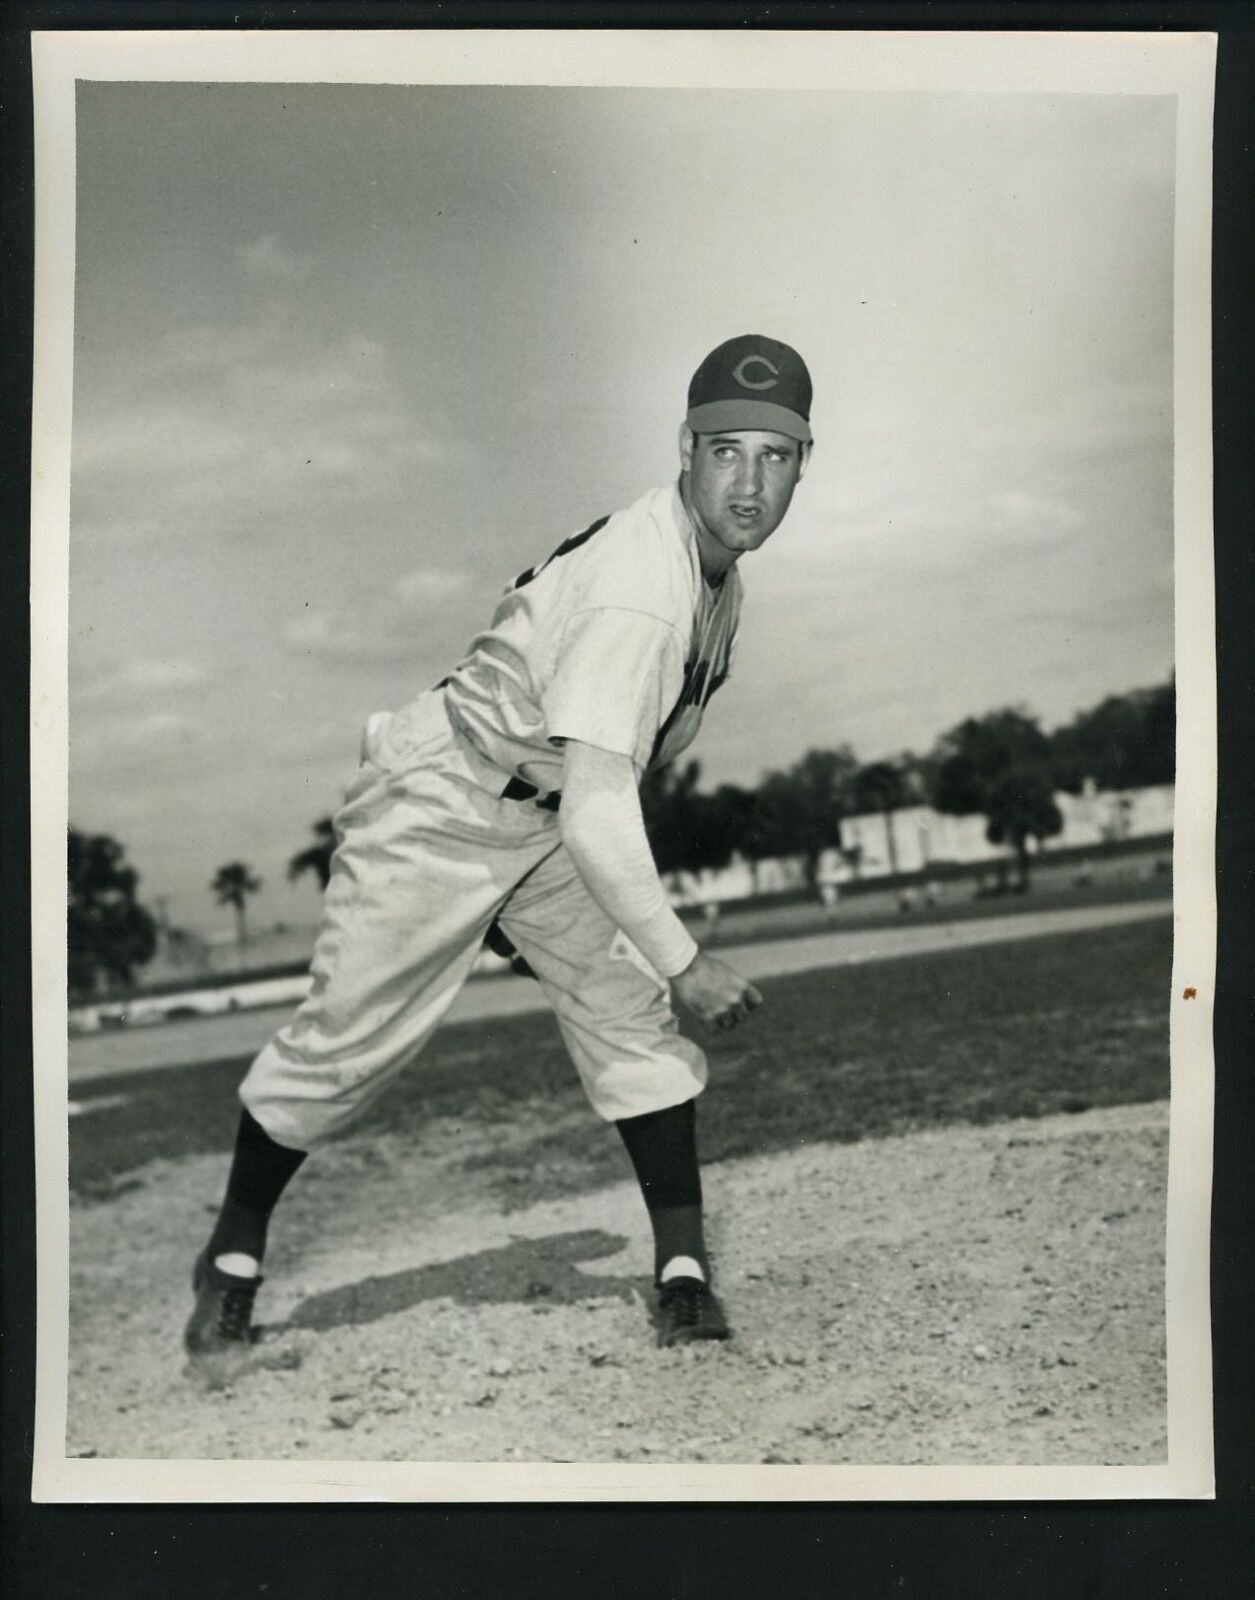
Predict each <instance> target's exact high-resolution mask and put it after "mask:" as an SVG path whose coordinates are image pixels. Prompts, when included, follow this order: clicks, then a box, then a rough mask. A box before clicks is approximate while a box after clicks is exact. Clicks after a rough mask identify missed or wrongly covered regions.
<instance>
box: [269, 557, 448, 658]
mask: <svg viewBox="0 0 1255 1600" xmlns="http://www.w3.org/2000/svg"><path fill="white" fill-rule="evenodd" d="M465 587H466V576H465V574H463V573H460V572H452V571H450V570H448V569H447V568H442V567H418V568H415V569H414V570H413V571H411V572H406V573H402V574H401V576H400V577H398V578H394V579H393V580H392V582H391V583H390V584H378V585H372V586H371V587H369V588H368V589H365V590H363V591H362V592H361V593H359V594H358V595H357V596H356V597H355V598H354V599H353V600H352V601H351V602H349V603H347V604H345V605H342V606H336V607H328V608H325V609H323V610H317V611H314V610H311V611H309V612H307V613H306V614H305V615H304V616H301V617H299V618H297V619H296V620H295V621H294V622H291V623H289V624H288V626H287V628H286V629H285V630H284V635H283V637H284V643H285V644H286V645H287V647H288V648H289V649H290V650H293V651H295V652H297V653H299V654H301V655H307V656H317V657H320V658H322V659H323V660H327V661H341V662H361V663H373V662H382V661H394V660H400V659H404V658H411V659H412V658H413V657H414V656H415V655H416V653H418V652H419V650H420V648H421V649H422V650H423V651H424V652H425V651H426V649H427V647H429V646H430V644H431V642H432V635H433V632H434V633H436V634H438V635H439V636H440V637H441V638H444V636H445V634H446V633H447V632H448V631H449V627H450V621H449V618H448V616H447V614H446V612H445V611H444V609H443V605H444V602H445V601H446V600H447V599H449V598H450V597H451V596H452V595H454V594H456V593H458V592H459V591H460V590H462V589H464V588H465ZM450 648H452V645H451V644H450ZM446 653H447V652H446Z"/></svg>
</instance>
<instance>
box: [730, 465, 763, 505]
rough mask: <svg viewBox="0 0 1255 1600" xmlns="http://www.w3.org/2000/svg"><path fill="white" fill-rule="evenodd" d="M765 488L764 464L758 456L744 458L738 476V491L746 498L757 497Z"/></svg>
mask: <svg viewBox="0 0 1255 1600" xmlns="http://www.w3.org/2000/svg"><path fill="white" fill-rule="evenodd" d="M762 488H763V464H762V462H761V461H759V460H758V458H757V457H754V458H752V459H746V460H742V462H741V470H740V471H739V472H738V473H737V476H736V492H737V494H738V496H740V497H742V498H743V499H746V500H752V499H755V498H757V496H758V495H760V494H761V493H762Z"/></svg>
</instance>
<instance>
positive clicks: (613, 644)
mask: <svg viewBox="0 0 1255 1600" xmlns="http://www.w3.org/2000/svg"><path fill="white" fill-rule="evenodd" d="M683 686H684V652H683V649H682V648H681V644H680V639H679V635H678V634H677V633H676V631H675V629H674V628H673V627H671V625H670V624H669V623H666V622H663V621H662V620H661V619H660V618H658V617H655V616H650V615H647V614H645V613H643V612H639V611H631V610H627V609H625V608H623V607H597V608H596V609H592V610H586V611H580V612H578V613H577V614H576V615H575V616H574V617H572V618H571V620H570V622H569V623H568V624H567V627H566V630H565V632H564V634H563V638H562V644H561V648H560V649H559V652H558V657H557V663H556V666H555V668H554V672H553V676H552V678H551V679H550V682H549V685H548V687H547V689H545V690H544V691H543V693H542V695H541V706H542V709H543V711H544V714H545V726H546V729H547V731H548V735H549V738H550V739H551V740H553V741H554V742H555V743H557V744H562V743H564V742H565V741H566V740H567V739H579V740H581V741H582V742H583V743H584V744H591V745H596V746H597V748H598V749H599V750H609V751H611V752H612V753H613V754H615V755H622V756H630V757H631V759H632V761H633V762H634V764H635V765H636V768H637V770H638V771H643V770H644V768H645V766H646V764H647V762H648V761H649V756H650V751H651V750H652V749H653V744H654V740H655V738H656V737H657V734H658V729H659V728H660V727H661V726H662V723H663V722H664V721H665V719H666V718H667V716H668V715H669V714H670V711H671V708H672V707H673V706H674V705H675V703H676V701H677V700H678V699H679V697H680V692H681V690H682V689H683Z"/></svg>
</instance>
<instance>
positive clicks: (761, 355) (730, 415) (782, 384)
mask: <svg viewBox="0 0 1255 1600" xmlns="http://www.w3.org/2000/svg"><path fill="white" fill-rule="evenodd" d="M810 414H811V375H810V373H809V372H807V370H806V363H805V362H804V361H803V360H802V358H801V356H800V355H798V353H797V351H796V350H794V349H792V348H791V347H790V346H789V345H787V344H781V343H780V341H779V340H778V339H768V338H766V337H764V335H762V334H759V333H742V334H738V335H737V337H736V338H735V339H728V340H726V341H725V342H724V343H723V344H721V345H719V346H718V348H717V349H714V350H712V351H711V352H710V354H709V355H708V356H707V357H706V359H705V361H703V362H702V364H701V366H700V367H698V369H697V371H696V372H695V373H694V374H693V381H692V382H691V383H690V384H689V393H688V415H687V416H686V417H685V419H684V420H685V421H686V422H687V423H688V425H689V427H690V428H691V429H692V430H693V432H694V433H735V432H737V431H738V430H740V429H743V428H751V429H760V430H762V431H763V432H767V433H783V434H784V435H786V437H788V438H790V439H800V440H802V442H803V443H809V442H810V438H811V429H810Z"/></svg>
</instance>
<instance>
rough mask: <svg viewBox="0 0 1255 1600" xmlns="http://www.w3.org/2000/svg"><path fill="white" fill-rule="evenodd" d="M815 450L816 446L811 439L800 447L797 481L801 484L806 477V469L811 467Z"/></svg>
mask: <svg viewBox="0 0 1255 1600" xmlns="http://www.w3.org/2000/svg"><path fill="white" fill-rule="evenodd" d="M814 448H815V447H814V445H813V444H812V443H811V441H810V440H809V439H807V440H806V441H805V442H804V443H803V444H801V445H800V446H799V447H798V458H797V481H798V482H799V483H801V481H802V479H803V478H804V477H805V476H806V469H807V467H809V466H810V462H811V451H812V450H813V449H814Z"/></svg>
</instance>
